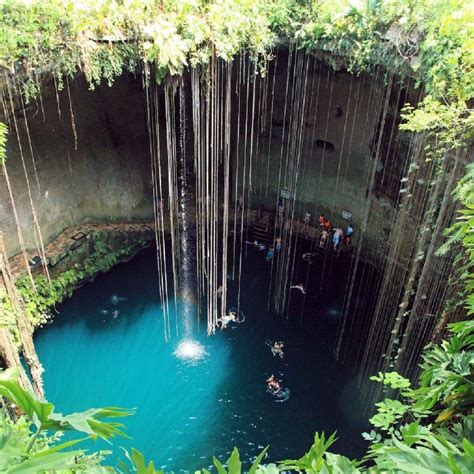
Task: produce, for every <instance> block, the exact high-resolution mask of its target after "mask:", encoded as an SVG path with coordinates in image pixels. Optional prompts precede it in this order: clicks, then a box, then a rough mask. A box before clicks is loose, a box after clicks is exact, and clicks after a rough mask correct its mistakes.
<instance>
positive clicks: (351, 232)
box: [344, 224, 354, 245]
mask: <svg viewBox="0 0 474 474" xmlns="http://www.w3.org/2000/svg"><path fill="white" fill-rule="evenodd" d="M353 235H354V227H352V224H349V225H348V226H347V229H346V238H345V241H344V243H345V244H346V245H351V244H352V236H353Z"/></svg>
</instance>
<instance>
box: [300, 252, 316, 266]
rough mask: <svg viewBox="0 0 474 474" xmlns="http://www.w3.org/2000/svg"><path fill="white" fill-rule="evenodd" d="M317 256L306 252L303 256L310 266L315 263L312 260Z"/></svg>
mask: <svg viewBox="0 0 474 474" xmlns="http://www.w3.org/2000/svg"><path fill="white" fill-rule="evenodd" d="M314 255H316V254H314V253H311V252H306V253H304V254H303V260H304V261H305V262H308V263H309V264H310V265H311V264H312V263H313V260H312V257H313V256H314Z"/></svg>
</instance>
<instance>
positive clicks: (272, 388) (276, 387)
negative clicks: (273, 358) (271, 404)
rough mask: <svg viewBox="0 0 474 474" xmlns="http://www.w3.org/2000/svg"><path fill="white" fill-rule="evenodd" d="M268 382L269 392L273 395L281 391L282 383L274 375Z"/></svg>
mask: <svg viewBox="0 0 474 474" xmlns="http://www.w3.org/2000/svg"><path fill="white" fill-rule="evenodd" d="M266 382H267V390H268V391H269V392H271V393H273V394H276V393H278V392H279V391H280V390H281V385H280V381H279V380H277V378H276V377H275V376H274V375H273V374H272V375H270V377H268V379H267V380H266Z"/></svg>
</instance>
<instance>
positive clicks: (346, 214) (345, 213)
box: [341, 209, 352, 221]
mask: <svg viewBox="0 0 474 474" xmlns="http://www.w3.org/2000/svg"><path fill="white" fill-rule="evenodd" d="M341 215H342V217H343V218H344V219H346V220H347V221H351V220H352V212H350V211H346V210H345V209H343V210H342V213H341Z"/></svg>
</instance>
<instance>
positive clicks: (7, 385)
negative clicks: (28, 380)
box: [0, 369, 132, 473]
mask: <svg viewBox="0 0 474 474" xmlns="http://www.w3.org/2000/svg"><path fill="white" fill-rule="evenodd" d="M17 376H18V374H17V372H16V371H15V370H14V369H9V370H7V371H6V372H0V396H1V397H3V399H4V400H6V401H7V403H9V404H11V405H12V406H15V409H17V410H20V411H21V413H23V415H22V416H20V417H19V418H18V419H17V420H16V421H15V422H13V421H12V420H11V418H10V417H9V416H8V415H7V412H6V406H7V405H6V404H5V403H4V404H3V406H2V411H1V413H0V472H5V471H6V472H9V473H10V472H12V473H13V472H22V473H38V472H46V471H48V472H49V471H51V470H54V471H55V472H57V470H61V472H77V470H89V469H90V470H89V472H92V470H93V469H94V470H95V468H96V467H97V466H98V464H99V463H100V461H101V460H102V457H103V456H102V455H101V454H100V453H97V454H95V455H92V456H88V455H86V453H85V451H83V450H80V449H79V450H77V449H74V450H71V448H72V447H73V446H76V445H78V444H80V443H81V442H83V441H84V440H86V439H90V438H92V439H94V438H102V439H109V438H112V437H114V436H125V434H124V432H123V431H122V428H123V425H122V424H121V423H118V422H115V421H108V419H110V418H112V419H114V418H120V417H124V416H129V415H131V414H132V412H131V411H130V410H126V409H122V408H115V407H107V408H99V409H90V410H87V411H85V412H81V413H73V414H71V415H66V416H65V415H62V414H60V413H56V412H55V411H54V405H52V404H51V403H48V402H44V401H40V400H38V399H37V398H36V396H35V395H34V394H33V393H30V392H28V391H26V390H24V389H23V388H21V387H20V386H19V385H18V383H17ZM64 431H74V432H77V433H84V434H85V435H86V437H84V438H80V439H73V440H70V441H65V442H60V443H59V441H60V438H61V436H62V433H63V432H64ZM96 472H99V471H98V470H97V471H96ZM102 472H104V471H102Z"/></svg>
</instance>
